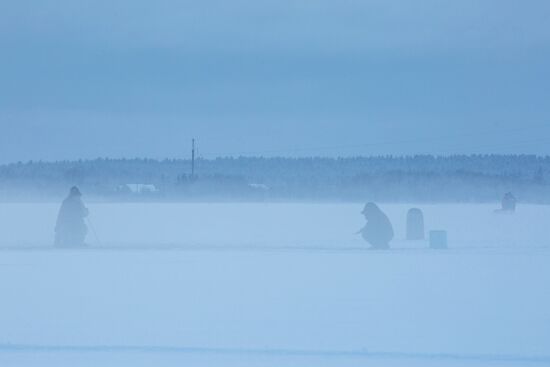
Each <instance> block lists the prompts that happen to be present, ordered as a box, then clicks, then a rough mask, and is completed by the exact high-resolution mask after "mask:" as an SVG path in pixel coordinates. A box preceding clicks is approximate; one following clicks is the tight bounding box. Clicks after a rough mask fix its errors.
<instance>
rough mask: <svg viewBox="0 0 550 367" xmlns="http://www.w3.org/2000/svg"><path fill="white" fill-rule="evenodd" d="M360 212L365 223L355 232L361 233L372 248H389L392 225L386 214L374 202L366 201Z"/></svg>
mask: <svg viewBox="0 0 550 367" xmlns="http://www.w3.org/2000/svg"><path fill="white" fill-rule="evenodd" d="M361 214H363V215H364V216H365V219H366V220H367V224H365V226H364V227H363V228H362V229H361V230H359V232H357V234H361V235H363V238H364V239H365V241H367V242H368V243H370V244H371V246H372V249H373V250H383V249H389V248H390V245H389V243H390V241H391V240H392V239H393V227H392V225H391V222H390V220H389V219H388V217H387V216H386V214H384V212H383V211H382V210H380V208H379V207H378V205H376V204H375V203H367V204H366V205H365V208H364V209H363V211H362V212H361Z"/></svg>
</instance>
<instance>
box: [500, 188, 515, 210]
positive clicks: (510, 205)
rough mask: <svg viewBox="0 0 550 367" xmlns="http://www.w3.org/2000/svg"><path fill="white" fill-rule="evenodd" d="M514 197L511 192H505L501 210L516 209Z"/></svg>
mask: <svg viewBox="0 0 550 367" xmlns="http://www.w3.org/2000/svg"><path fill="white" fill-rule="evenodd" d="M516 203H517V200H516V197H515V196H514V195H513V194H512V193H511V192H507V193H506V194H504V197H503V198H502V211H505V212H515V211H516Z"/></svg>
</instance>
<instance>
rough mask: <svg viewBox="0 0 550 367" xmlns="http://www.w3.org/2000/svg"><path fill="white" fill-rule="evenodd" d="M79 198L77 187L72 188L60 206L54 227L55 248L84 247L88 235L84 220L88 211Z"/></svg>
mask: <svg viewBox="0 0 550 367" xmlns="http://www.w3.org/2000/svg"><path fill="white" fill-rule="evenodd" d="M81 197H82V194H81V193H80V190H79V189H78V187H73V188H71V192H70V193H69V196H68V197H67V198H66V199H65V200H64V201H63V204H61V209H59V215H58V216H57V224H56V226H55V245H56V246H61V247H75V246H84V240H85V239H86V234H87V233H88V227H86V223H84V219H85V218H86V217H87V216H88V209H87V208H86V207H85V206H84V203H83V202H82V198H81Z"/></svg>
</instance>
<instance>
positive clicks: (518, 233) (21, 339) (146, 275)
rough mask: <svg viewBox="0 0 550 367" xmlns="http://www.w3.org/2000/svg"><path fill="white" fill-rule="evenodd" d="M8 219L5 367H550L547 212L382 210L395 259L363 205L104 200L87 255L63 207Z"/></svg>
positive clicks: (33, 209) (0, 236)
mask: <svg viewBox="0 0 550 367" xmlns="http://www.w3.org/2000/svg"><path fill="white" fill-rule="evenodd" d="M413 206H416V207H420V208H421V209H423V211H424V214H425V218H426V227H427V229H444V230H447V231H448V233H449V246H450V249H449V250H429V249H427V248H426V243H425V242H422V241H420V242H413V243H409V242H406V241H404V240H403V238H404V237H405V218H406V212H407V209H408V208H410V207H413ZM2 207H3V210H2V212H1V213H0V223H2V225H1V227H0V228H1V230H0V294H2V298H1V305H0V310H1V312H0V366H49V365H51V366H125V365H128V366H179V365H193V366H213V365H216V366H219V365H223V366H233V365H234V366H304V365H310V366H344V367H345V366H364V365H376V366H476V367H477V366H525V365H529V364H533V365H550V289H549V286H548V285H549V284H550V267H549V263H550V241H549V239H550V235H549V229H548V226H547V223H548V219H549V218H550V207H547V206H536V205H532V206H531V205H524V206H520V207H519V208H518V212H517V213H516V214H515V215H497V214H494V213H493V209H494V208H495V207H496V205H493V206H491V205H474V204H471V205H466V204H462V205H451V204H449V205H405V204H386V205H384V204H382V205H381V208H382V209H383V210H385V211H386V212H387V213H388V216H389V217H390V219H391V220H392V222H393V224H394V227H395V232H396V240H395V241H394V246H395V247H396V249H394V250H390V251H387V252H385V251H381V252H379V251H368V250H366V245H365V244H364V242H363V240H362V239H361V238H360V237H358V236H356V235H354V234H353V233H354V232H356V231H357V230H358V229H359V228H360V227H361V226H362V224H363V219H362V217H361V215H360V213H359V212H360V211H361V209H362V205H359V204H92V205H89V207H90V209H91V212H92V217H91V220H92V223H93V225H94V228H95V231H96V233H97V238H96V237H95V236H94V235H93V234H92V233H91V234H90V235H89V237H88V240H89V242H90V244H91V247H90V248H87V249H74V250H71V249H52V248H51V247H49V246H48V245H49V244H50V243H51V242H52V228H53V224H54V222H55V214H56V211H57V208H58V205H52V204H2Z"/></svg>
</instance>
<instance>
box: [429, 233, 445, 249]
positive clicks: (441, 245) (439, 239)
mask: <svg viewBox="0 0 550 367" xmlns="http://www.w3.org/2000/svg"><path fill="white" fill-rule="evenodd" d="M430 248H432V249H436V250H441V249H446V248H447V231H430Z"/></svg>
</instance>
